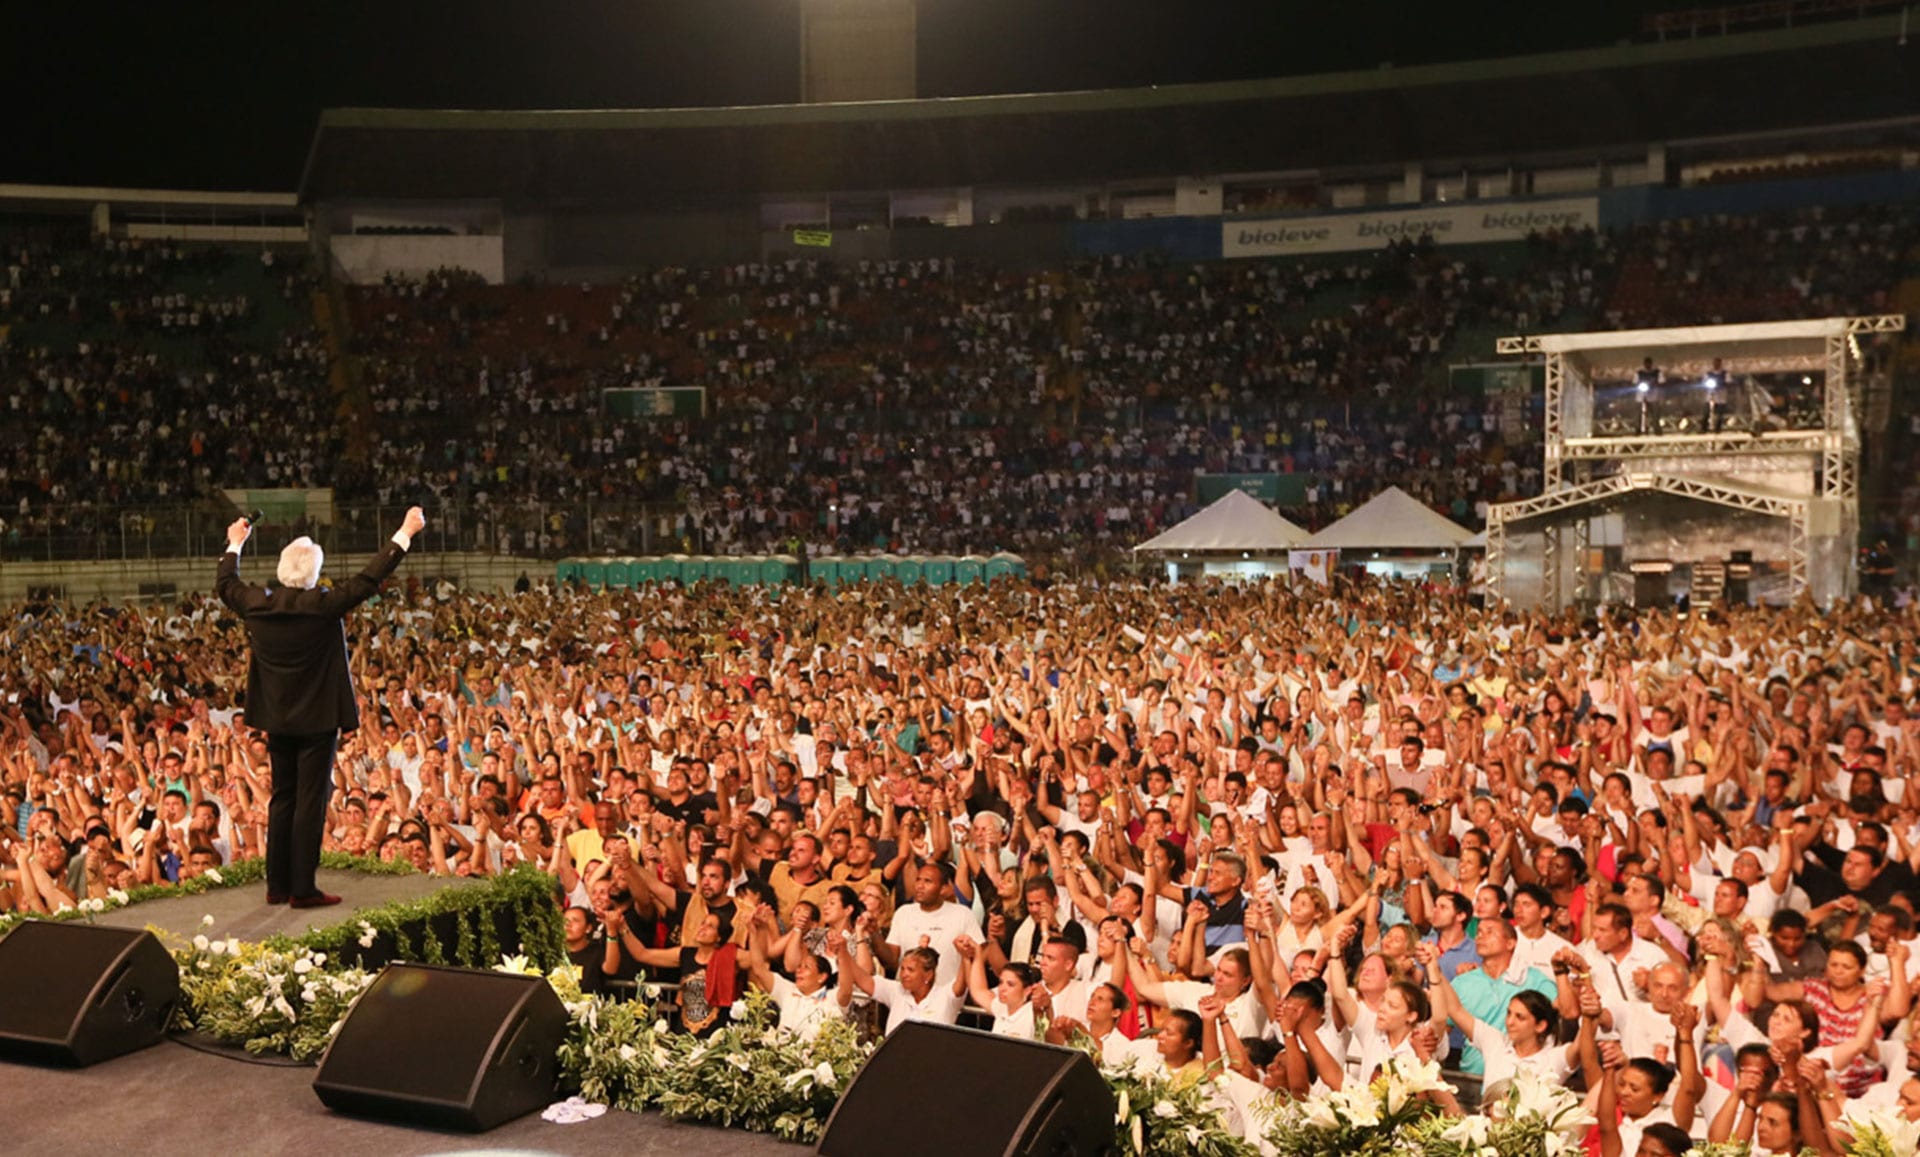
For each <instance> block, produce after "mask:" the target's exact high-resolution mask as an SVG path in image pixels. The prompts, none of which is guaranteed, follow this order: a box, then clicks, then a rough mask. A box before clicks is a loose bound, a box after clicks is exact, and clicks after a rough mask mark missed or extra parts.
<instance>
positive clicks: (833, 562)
mask: <svg viewBox="0 0 1920 1157" xmlns="http://www.w3.org/2000/svg"><path fill="white" fill-rule="evenodd" d="M807 581H808V582H809V583H825V584H827V585H828V586H830V587H831V586H838V585H839V583H840V560H839V559H837V558H816V559H814V560H813V561H811V562H809V563H808V564H807Z"/></svg>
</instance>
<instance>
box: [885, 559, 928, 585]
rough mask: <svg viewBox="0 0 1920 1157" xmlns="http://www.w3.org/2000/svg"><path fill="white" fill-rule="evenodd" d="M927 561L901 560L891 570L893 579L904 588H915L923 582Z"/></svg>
mask: <svg viewBox="0 0 1920 1157" xmlns="http://www.w3.org/2000/svg"><path fill="white" fill-rule="evenodd" d="M926 569H927V560H926V559H924V558H918V557H915V558H903V559H901V560H900V561H899V563H897V564H896V565H895V566H894V568H893V577H894V578H897V579H899V580H900V582H901V584H902V585H904V586H917V585H918V584H919V583H921V582H922V581H924V580H925V578H926Z"/></svg>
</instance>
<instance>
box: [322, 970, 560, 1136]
mask: <svg viewBox="0 0 1920 1157" xmlns="http://www.w3.org/2000/svg"><path fill="white" fill-rule="evenodd" d="M429 986H431V987H432V988H433V992H431V993H429V992H428V991H427V990H428V988H429ZM530 988H531V985H530V984H529V983H528V980H527V978H526V977H524V976H513V975H510V974H507V973H503V972H478V971H473V972H469V971H464V970H454V969H427V968H406V967H393V968H389V969H387V970H386V971H385V972H383V973H381V975H380V978H379V979H378V980H376V981H375V982H374V983H373V986H372V987H371V988H369V989H367V991H366V992H365V993H364V994H363V995H362V996H361V997H360V1000H359V1002H358V1003H357V1004H355V1005H354V1007H353V1015H352V1016H350V1017H348V1018H347V1022H346V1024H344V1025H342V1026H341V1028H340V1035H339V1036H338V1037H336V1038H335V1039H334V1042H333V1045H332V1047H331V1048H329V1049H328V1050H327V1059H326V1073H325V1076H326V1077H327V1079H329V1080H330V1081H332V1082H334V1083H336V1084H339V1085H341V1086H343V1087H360V1088H368V1089H378V1090H380V1091H381V1092H383V1093H385V1094H387V1095H389V1096H393V1097H403V1098H405V1097H413V1098H420V1099H423V1100H433V1101H453V1102H456V1103H458V1102H461V1101H465V1100H466V1099H467V1094H468V1089H469V1088H470V1085H471V1082H472V1081H473V1080H474V1077H475V1072H474V1069H473V1067H472V1065H471V1064H465V1063H462V1064H447V1063H434V1062H435V1061H436V1060H437V1059H444V1058H462V1059H464V1058H470V1057H480V1056H484V1055H486V1053H487V1050H488V1049H489V1048H490V1047H491V1046H492V1044H493V1038H494V1035H495V1034H496V1033H498V1032H500V1031H501V1026H502V1025H503V1024H504V1025H506V1026H507V1032H508V1034H509V1035H510V1034H511V1032H512V1030H513V1027H514V1025H513V1023H512V1022H513V1021H514V1020H516V1019H517V1018H518V1016H519V1011H518V1010H519V1006H520V1005H521V1004H522V1003H523V1002H524V1001H525V1000H526V999H527V996H528V994H529V990H530ZM343 1078H344V1079H343Z"/></svg>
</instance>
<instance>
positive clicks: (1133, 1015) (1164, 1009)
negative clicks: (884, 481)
mask: <svg viewBox="0 0 1920 1157" xmlns="http://www.w3.org/2000/svg"><path fill="white" fill-rule="evenodd" d="M249 565H258V564H251V563H250V564H249ZM209 581H211V575H209ZM350 627H351V630H352V633H353V636H354V639H353V656H354V658H353V663H354V667H355V669H356V675H357V685H358V687H359V690H360V693H361V695H362V698H363V701H364V702H363V709H362V717H363V720H364V726H363V727H362V728H361V729H360V730H359V731H357V732H355V733H353V734H352V735H350V736H349V737H348V738H347V739H346V741H345V744H344V747H343V749H342V753H341V757H340V760H339V763H338V768H337V783H336V787H335V790H334V793H333V798H332V804H331V809H330V811H329V814H328V821H327V822H328V828H327V833H326V842H327V846H328V847H331V848H336V849H339V850H342V851H348V852H356V853H365V854H374V855H378V856H381V857H383V858H400V857H404V858H406V859H408V860H411V861H412V862H413V864H414V865H415V866H416V867H418V868H419V869H420V870H421V871H424V872H428V873H434V874H449V875H475V874H480V875H484V874H490V873H496V872H500V871H502V870H504V869H506V868H508V867H510V866H512V865H515V864H520V863H533V864H538V865H540V866H542V867H543V868H546V869H547V870H550V871H551V872H552V873H553V874H554V875H555V876H556V878H557V881H558V887H559V890H560V893H561V894H560V896H559V897H558V899H559V902H561V903H563V904H564V905H565V906H566V930H567V946H568V951H569V954H570V955H571V957H572V958H573V960H574V961H575V962H576V963H577V964H579V965H580V966H581V967H582V969H583V975H584V977H585V983H586V984H587V985H588V986H589V987H590V988H593V989H599V990H608V991H623V990H626V989H627V988H629V987H630V986H631V985H633V984H635V983H640V982H653V983H661V984H666V985H670V986H672V987H671V988H670V991H671V992H672V993H674V995H673V996H672V997H671V998H670V999H671V1002H672V1006H673V1011H672V1013H671V1015H672V1017H673V1018H674V1020H675V1023H676V1025H677V1026H678V1027H679V1028H680V1029H681V1030H683V1031H687V1032H696V1033H698V1032H707V1031H711V1030H712V1029H713V1028H714V1027H716V1026H718V1025H721V1024H724V1023H726V1021H727V1020H728V1018H729V1016H730V1011H731V1008H732V1004H733V1001H734V999H735V998H736V997H737V996H738V994H739V993H741V992H742V991H743V990H744V989H745V987H747V986H753V987H757V988H760V989H764V990H766V991H768V992H770V993H771V994H772V995H773V996H774V998H775V999H776V1000H777V1002H778V1004H779V1007H780V1010H781V1021H782V1024H783V1025H785V1026H786V1027H788V1028H791V1029H793V1030H794V1031H799V1032H807V1031H810V1030H811V1028H812V1027H813V1026H815V1025H817V1024H818V1023H820V1022H821V1021H822V1020H823V1019H825V1018H832V1017H839V1016H844V1015H854V1016H866V1017H874V1018H876V1019H878V1020H879V1021H881V1022H882V1023H883V1026H884V1029H885V1030H891V1029H892V1028H894V1027H897V1026H898V1025H900V1024H902V1023H905V1022H907V1021H909V1020H914V1019H930V1020H937V1021H945V1022H953V1021H955V1020H956V1019H958V1018H961V1017H966V1018H968V1019H969V1020H970V1021H972V1022H973V1023H977V1024H979V1025H981V1026H983V1027H986V1028H988V1029H990V1030H991V1031H994V1032H1000V1033H1007V1034H1013V1035H1017V1036H1025V1037H1042V1038H1045V1039H1049V1040H1055V1041H1081V1042H1082V1043H1084V1044H1086V1045H1087V1046H1088V1047H1091V1048H1094V1049H1097V1050H1098V1052H1099V1053H1100V1054H1101V1055H1102V1056H1104V1057H1105V1058H1107V1059H1108V1060H1110V1061H1113V1062H1115V1063H1133V1064H1136V1065H1140V1066H1145V1067H1147V1068H1149V1069H1152V1070H1155V1071H1159V1072H1163V1073H1166V1074H1168V1075H1170V1076H1171V1077H1172V1079H1175V1080H1179V1081H1182V1082H1202V1081H1204V1082H1207V1083H1208V1084H1209V1086H1210V1087H1211V1088H1212V1089H1214V1090H1215V1091H1216V1092H1217V1094H1218V1096H1219V1097H1220V1098H1221V1100H1222V1103H1223V1104H1227V1105H1229V1106H1230V1107H1231V1117H1232V1119H1234V1120H1237V1121H1239V1122H1240V1125H1241V1127H1243V1128H1246V1129H1248V1130H1249V1131H1257V1130H1258V1128H1259V1125H1258V1121H1259V1114H1258V1109H1257V1108H1256V1105H1257V1104H1258V1103H1259V1102H1260V1101H1261V1099H1262V1098H1265V1097H1269V1096H1287V1095H1304V1094H1307V1093H1309V1092H1310V1091H1312V1090H1317V1089H1337V1088H1341V1087H1345V1086H1349V1085H1351V1084H1352V1083H1354V1082H1367V1081H1369V1080H1370V1079H1371V1078H1372V1077H1373V1076H1374V1074H1375V1073H1376V1072H1377V1071H1378V1070H1379V1068H1380V1066H1381V1065H1382V1064H1383V1063H1385V1062H1386V1061H1388V1060H1389V1059H1391V1058H1397V1057H1415V1058H1431V1059H1437V1060H1441V1061H1443V1062H1444V1063H1445V1064H1446V1065H1447V1066H1448V1068H1449V1069H1451V1070H1453V1071H1455V1072H1456V1073H1457V1074H1463V1075H1461V1076H1458V1077H1456V1083H1457V1084H1459V1085H1460V1086H1461V1087H1462V1088H1463V1089H1467V1088H1470V1087H1471V1085H1472V1084H1473V1080H1474V1079H1477V1080H1478V1081H1479V1082H1480V1083H1481V1084H1482V1086H1483V1089H1484V1090H1485V1092H1486V1094H1487V1095H1492V1094H1493V1093H1494V1091H1495V1090H1497V1089H1498V1088H1499V1087H1500V1086H1502V1085H1503V1084H1505V1083H1506V1082H1509V1081H1511V1080H1512V1079H1513V1078H1514V1076H1515V1074H1517V1073H1519V1072H1520V1071H1522V1070H1527V1071H1530V1072H1532V1073H1535V1074H1538V1075H1541V1076H1543V1077H1546V1078H1548V1079H1550V1080H1551V1081H1553V1082H1554V1083H1562V1082H1565V1081H1567V1080H1569V1079H1574V1080H1577V1082H1578V1083H1579V1085H1580V1087H1584V1088H1585V1089H1586V1090H1588V1093H1587V1095H1588V1096H1589V1097H1590V1099H1591V1100H1592V1102H1593V1104H1594V1106H1595V1108H1596V1109H1597V1110H1598V1117H1599V1121H1600V1125H1599V1137H1600V1144H1601V1145H1602V1146H1603V1150H1602V1151H1604V1152H1607V1153H1627V1154H1633V1153H1640V1154H1657V1155H1664V1157H1678V1155H1679V1154H1681V1153H1683V1152H1684V1151H1686V1149H1687V1146H1688V1142H1689V1138H1692V1139H1696V1140H1701V1139H1711V1140H1724V1139H1729V1138H1733V1139H1744V1140H1751V1141H1753V1142H1754V1151H1755V1152H1757V1153H1763V1154H1788V1153H1795V1152H1796V1151H1797V1150H1798V1148H1799V1146H1801V1145H1803V1144H1804V1145H1807V1146H1811V1147H1812V1148H1813V1149H1815V1150H1816V1151H1817V1152H1821V1153H1825V1154H1831V1153H1835V1152H1837V1151H1838V1146H1839V1144H1840V1143H1841V1140H1840V1138H1841V1137H1842V1133H1841V1127H1840V1125H1839V1122H1840V1120H1841V1119H1842V1118H1843V1117H1845V1116H1847V1115H1848V1114H1849V1113H1851V1112H1853V1111H1855V1110H1857V1109H1860V1108H1862V1107H1865V1106H1874V1105H1878V1106H1884V1107H1887V1108H1889V1109H1892V1110H1894V1111H1897V1112H1899V1113H1902V1114H1905V1115H1906V1116H1908V1117H1909V1118H1912V1119H1916V1120H1920V1034H1916V1032H1915V1028H1916V1020H1920V1017H1917V1016H1916V1014H1915V1011H1914V1001H1913V997H1912V986H1913V984H1914V983H1915V982H1916V980H1920V951H1916V947H1920V943H1917V942H1916V939H1915V927H1914V915H1915V913H1914V906H1915V900H1916V890H1915V875H1914V874H1915V871H1916V868H1920V829H1916V826H1915V820H1916V815H1917V814H1920V792H1909V791H1908V790H1907V788H1908V787H1909V786H1910V785H1911V784H1912V783H1914V782H1915V780H1916V776H1917V775H1920V715H1916V714H1915V713H1914V709H1913V706H1912V705H1913V703H1914V697H1915V678H1916V664H1917V663H1920V653H1917V651H1916V645H1917V644H1920V614H1916V610H1915V608H1914V606H1913V605H1912V603H1911V602H1907V601H1904V600H1903V601H1902V602H1901V603H1900V604H1898V605H1897V606H1893V605H1882V606H1879V607H1871V606H1865V605H1859V604H1853V603H1849V604H1843V605H1841V606H1837V607H1835V608H1832V609H1831V610H1829V611H1826V612H1824V613H1823V612H1820V611H1818V610H1816V609H1814V608H1812V607H1811V606H1805V605H1802V606H1796V607H1792V608H1785V609H1773V610H1768V609H1747V608H1731V609H1726V608H1717V607H1716V608H1712V609H1710V610H1702V611H1700V612H1697V613H1694V614H1692V615H1689V616H1686V617H1681V618H1675V617H1673V616H1671V615H1668V614H1666V613H1663V612H1648V613H1641V614H1638V615H1634V614H1631V613H1626V612H1619V613H1616V612H1607V613H1603V614H1600V615H1598V616H1597V617H1595V616H1593V615H1592V614H1591V613H1589V612H1567V613H1564V614H1560V615H1556V616H1542V615H1520V614H1515V613H1487V612H1485V611H1482V610H1479V609H1477V608H1475V607H1473V606H1470V605H1469V604H1468V603H1467V602H1466V601H1465V600H1464V599H1462V598H1460V597H1458V596H1455V595H1452V594H1448V593H1440V592H1433V591H1429V590H1423V589H1419V588H1414V587H1406V586H1384V585H1375V584H1371V583H1364V582H1362V583H1358V584H1347V583H1346V582H1344V580H1343V581H1342V582H1341V583H1339V584H1337V585H1336V586H1335V588H1334V589H1332V590H1331V591H1324V590H1322V589H1320V588H1317V587H1316V588H1312V589H1311V590H1310V591H1309V592H1307V593H1300V592H1295V591H1290V590H1288V589H1287V588H1285V587H1282V586H1279V585H1273V584H1262V585H1253V586H1246V587H1220V586H1211V585H1194V586H1185V587H1177V588H1172V587H1164V586H1140V585H1134V584H1129V583H1115V582H1106V583H1094V582H1084V583H1073V582H1064V581H1063V582H1054V583H1031V584H1030V583H1025V582H1017V581H1004V582H1000V583H997V584H995V585H994V586H992V587H981V586H972V587H964V588H960V587H949V588H899V587H895V586H892V585H876V586H872V587H868V588H864V589H848V590H842V591H839V592H829V591H826V590H824V589H813V590H806V589H800V588H787V589H781V590H775V589H772V588H755V589H730V588H725V587H716V586H711V585H701V586H699V587H696V588H693V589H690V590H682V589H679V588H677V587H673V586H671V585H670V586H667V587H664V588H648V589H646V590H644V591H638V592H609V593H604V594H593V593H588V592H584V591H575V590H557V591H556V590H547V589H544V588H536V589H534V590H530V591H526V592H524V593H519V594H501V595H483V594H463V593H459V592H455V591H451V590H449V589H446V588H444V587H438V586H434V585H431V584H429V585H422V584H418V583H413V582H405V583H400V582H396V583H394V584H391V586H390V587H389V589H388V590H387V591H386V592H385V594H384V595H383V596H382V597H381V598H380V599H379V600H377V601H376V602H375V603H372V604H369V605H367V606H366V607H363V608H362V609H361V610H360V611H359V612H358V613H357V614H356V616H355V617H354V619H353V620H351V622H350ZM245 647H246V642H245V636H244V632H243V630H242V629H241V627H240V626H239V624H238V623H237V622H235V621H234V620H233V619H232V617H231V616H230V615H228V614H226V613H225V612H224V611H223V610H222V609H220V608H219V606H218V604H217V603H215V602H213V601H212V600H211V598H210V597H195V598H189V599H187V600H184V601H183V602H181V603H179V604H177V605H173V606H167V607H131V606H125V607H123V606H112V607H109V606H96V607H89V608H84V609H76V608H71V607H62V606H58V605H49V604H34V605H24V606H16V607H13V608H10V609H9V614H8V615H7V617H6V618H5V620H4V627H0V654H4V655H5V661H4V662H0V779H4V795H3V796H0V820H4V823H0V859H4V861H5V862H6V864H7V867H6V869H5V871H4V876H3V877H0V878H3V880H4V885H5V887H4V891H3V892H0V895H4V903H5V905H6V906H8V907H14V908H24V909H30V910H34V911H47V910H57V909H58V908H60V907H62V906H65V905H73V904H75V903H76V902H78V901H80V900H83V899H86V898H88V897H94V896H101V895H104V894H105V893H106V891H107V890H109V889H112V888H116V887H121V888H124V887H127V886H128V885H129V884H130V883H134V882H151V883H161V882H169V881H175V880H179V879H190V878H192V877H193V876H195V875H197V874H198V873H201V872H204V871H206V870H208V869H209V868H214V867H217V866H219V865H221V864H224V863H228V862H231V861H232V860H233V859H235V858H237V857H242V856H248V855H252V854H255V853H257V852H258V851H259V849H260V846H261V840H262V834H261V833H262V827H263V812H264V800H265V793H266V790H267V782H266V781H267V767H266V756H265V744H264V741H263V738H262V737H261V736H260V735H258V734H257V733H253V732H250V731H249V730H248V729H247V727H246V721H245V704H244V703H243V702H241V700H240V690H241V688H243V687H244V682H243V679H244V670H245V666H244V664H245ZM1443 1099H1446V1098H1443Z"/></svg>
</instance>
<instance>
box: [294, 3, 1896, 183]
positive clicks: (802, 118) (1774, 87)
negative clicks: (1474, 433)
mask: <svg viewBox="0 0 1920 1157" xmlns="http://www.w3.org/2000/svg"><path fill="white" fill-rule="evenodd" d="M1898 22H1899V17H1898V16H1890V17H1886V18H1881V19H1871V20H1858V21H1849V22H1844V23H1837V24H1829V25H1819V26H1815V27H1808V28H1798V29H1788V30H1780V31H1771V32H1758V33H1747V34H1741V35H1734V36H1724V37H1712V38H1702V39H1699V40H1687V41H1675V42H1668V43H1660V44H1642V45H1633V46H1628V47H1623V48H1611V49H1600V50H1590V51H1581V52H1563V53H1551V54H1543V55H1537V56H1530V57H1521V58H1514V59H1509V60H1497V61H1476V62H1470V63H1466V64H1452V65H1435V66H1425V67H1419V68H1407V69H1392V68H1381V69H1377V70H1372V71H1367V72H1351V73H1339V74H1331V75H1325V76H1315V77H1296V78H1285V79H1278V80H1258V81H1241V82H1232V83H1224V84H1204V85H1172V86H1163V87H1159V88H1149V89H1130V90H1117V91H1100V92H1074V93H1054V94H1039V95H1020V96H993V97H969V98H957V99H944V100H915V101H886V102H873V103H861V104H828V105H783V106H773V107H756V108H720V109H666V110H637V111H584V112H542V111H528V112H469V111H425V112H422V111H406V110H379V109H337V110H331V111H328V112H326V113H324V114H322V116H321V119H320V124H319V127H318V129H317V130H316V132H315V134H314V139H313V142H312V145H311V147H310V150H309V154H308V160H307V166H306V171H305V174H304V176H303V178H302V182H301V196H302V199H303V200H305V201H307V202H309V203H311V202H319V201H327V200H340V199H356V198H358V199H374V198H417V199H434V200H442V199H464V198H476V197H483V198H491V199H498V200H501V201H503V202H505V203H508V204H514V205H529V206H555V205H568V204H580V205H595V204H605V205H614V204H619V205H637V204H671V203H685V202H692V201H704V202H708V203H711V202H712V201H714V200H716V199H723V198H746V197H753V196H758V195H761V194H765V193H778V192H833V191H852V190H877V189H914V188H957V187H977V186H983V185H984V186H991V185H1020V184H1045V183H1050V182H1074V181H1102V182H1111V181H1124V180H1128V179H1146V178H1168V179H1170V178H1171V177H1172V175H1174V174H1238V173H1266V172H1275V171H1289V172H1291V171H1303V170H1304V171H1320V172H1323V173H1342V172H1346V173H1352V172H1360V171H1364V170H1368V169H1375V170H1382V171H1385V170H1388V169H1390V168H1391V167H1393V166H1398V165H1403V164H1404V163H1406V162H1409V161H1422V162H1430V163H1438V162H1442V161H1444V162H1446V163H1449V164H1463V165H1467V164H1485V165H1489V166H1492V165H1506V164H1512V163H1515V162H1517V161H1521V160H1525V159H1528V158H1534V157H1541V156H1549V155H1556V154H1567V155H1580V154H1585V155H1588V156H1591V155H1592V154H1593V153H1595V152H1596V151H1617V152H1619V153H1621V154H1622V155H1626V154H1630V153H1631V152H1632V151H1634V150H1636V149H1639V150H1644V148H1645V147H1646V145H1647V143H1649V142H1654V141H1671V140H1681V139H1708V138H1716V137H1724V136H1729V135H1736V134H1742V133H1755V132H1770V131H1776V130H1782V129H1793V128H1806V129H1814V128H1819V127H1822V126H1833V125H1842V124H1866V123H1896V124H1897V123H1902V122H1903V121H1904V120H1906V119H1908V118H1914V117H1916V115H1920V88H1917V87H1916V84H1915V79H1916V78H1915V70H1914V68H1913V67H1912V61H1913V60H1914V51H1916V50H1910V49H1909V48H1908V47H1906V46H1905V44H1904V43H1903V42H1902V40H1901V39H1900V38H1898V32H1899V29H1898Z"/></svg>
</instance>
